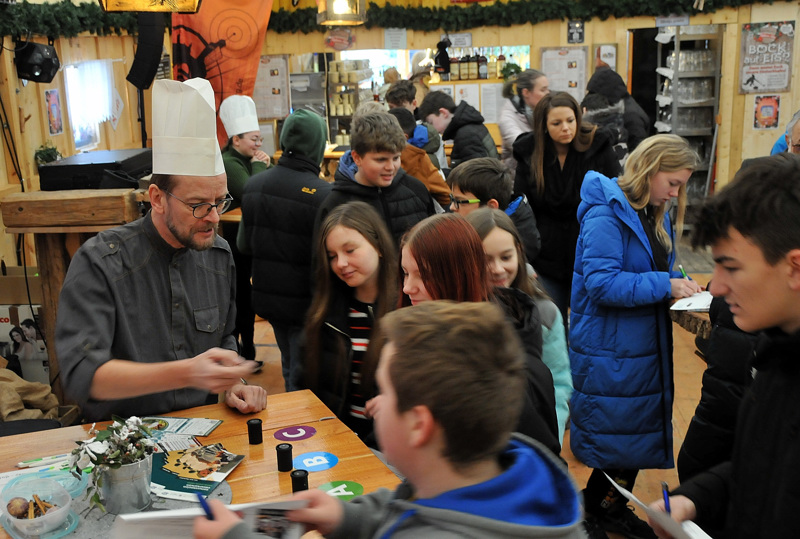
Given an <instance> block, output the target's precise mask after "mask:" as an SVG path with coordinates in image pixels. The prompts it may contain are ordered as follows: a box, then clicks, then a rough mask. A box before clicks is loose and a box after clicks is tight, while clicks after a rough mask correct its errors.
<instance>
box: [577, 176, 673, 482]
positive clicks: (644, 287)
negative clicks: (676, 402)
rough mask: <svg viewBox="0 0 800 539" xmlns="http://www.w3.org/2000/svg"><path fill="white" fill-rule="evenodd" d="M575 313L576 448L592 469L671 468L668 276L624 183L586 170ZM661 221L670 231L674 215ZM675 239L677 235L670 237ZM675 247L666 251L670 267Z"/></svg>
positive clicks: (581, 205)
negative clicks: (658, 262) (655, 257)
mask: <svg viewBox="0 0 800 539" xmlns="http://www.w3.org/2000/svg"><path fill="white" fill-rule="evenodd" d="M581 199H582V202H581V204H580V206H579V207H578V220H579V221H580V223H581V229H580V237H579V238H578V245H577V248H576V253H575V272H574V275H573V280H572V314H571V315H570V333H569V345H570V362H571V366H572V382H573V385H574V388H575V390H574V392H573V394H572V400H571V430H570V446H571V448H572V452H573V453H574V454H575V456H576V457H577V458H578V459H579V460H580V461H581V462H583V463H584V464H586V465H587V466H590V467H592V468H625V469H644V468H672V467H673V466H674V464H673V458H672V398H673V384H672V323H671V322H670V319H669V311H668V303H667V302H668V300H669V299H670V281H669V280H670V278H671V277H680V274H679V273H677V272H672V273H671V274H670V273H666V272H662V271H657V270H656V267H655V262H654V261H653V252H652V249H651V248H650V242H649V241H648V239H647V234H646V232H645V230H644V228H643V226H642V224H641V222H640V220H639V216H638V215H637V213H636V210H634V209H633V208H632V207H631V205H630V203H629V202H628V201H627V199H626V198H625V195H624V194H623V193H622V190H621V189H620V188H619V186H618V185H617V181H616V179H609V178H606V177H605V176H603V175H602V174H599V173H597V172H591V171H590V172H588V173H587V174H586V177H585V178H584V180H583V186H582V188H581ZM664 226H665V227H666V228H667V230H669V231H670V234H671V235H672V225H671V223H670V222H669V215H668V214H667V215H665V216H664ZM673 241H674V238H673ZM674 261H675V252H674V249H673V252H672V253H671V254H670V256H669V267H670V268H672V265H673V263H674Z"/></svg>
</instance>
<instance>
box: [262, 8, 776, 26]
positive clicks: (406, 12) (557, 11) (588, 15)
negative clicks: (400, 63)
mask: <svg viewBox="0 0 800 539" xmlns="http://www.w3.org/2000/svg"><path fill="white" fill-rule="evenodd" d="M693 2H694V0H663V1H662V0H510V1H508V2H496V3H494V4H478V3H475V4H469V5H468V6H466V7H463V5H460V6H452V7H447V8H430V7H403V6H396V5H391V4H390V3H389V2H387V3H386V4H385V5H383V6H379V5H378V4H376V3H375V2H370V3H369V7H368V8H367V22H366V23H365V26H366V27H367V28H405V29H407V30H422V31H436V30H446V31H448V32H457V31H462V30H469V29H471V28H479V27H481V26H502V27H508V26H512V25H517V24H527V23H530V24H536V23H540V22H544V21H550V20H563V19H578V20H590V19H599V20H606V19H608V18H609V17H616V18H623V17H638V16H650V17H655V16H658V15H669V14H671V13H688V14H690V15H696V14H697V13H699V12H698V11H697V10H696V9H694V7H693ZM772 2H773V0H707V1H706V3H705V8H704V10H703V13H713V12H715V11H717V10H718V9H722V8H725V7H738V6H742V5H748V4H772ZM269 30H270V31H273V32H276V33H279V34H284V33H295V32H298V31H299V32H302V33H304V34H308V33H309V32H315V31H319V32H326V31H327V30H328V28H327V27H324V26H318V25H317V23H316V10H315V9H314V8H307V9H299V10H295V11H285V10H283V9H281V10H279V11H277V12H272V18H271V19H270V21H269Z"/></svg>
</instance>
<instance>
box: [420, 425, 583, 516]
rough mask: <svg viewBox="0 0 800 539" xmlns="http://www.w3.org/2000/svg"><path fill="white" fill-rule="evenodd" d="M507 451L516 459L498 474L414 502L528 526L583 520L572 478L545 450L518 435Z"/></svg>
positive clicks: (505, 454) (505, 453)
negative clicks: (467, 485) (528, 442)
mask: <svg viewBox="0 0 800 539" xmlns="http://www.w3.org/2000/svg"><path fill="white" fill-rule="evenodd" d="M503 456H504V457H506V458H510V459H513V463H512V464H511V466H510V467H509V468H507V469H506V470H505V471H504V472H503V473H502V474H500V475H499V476H497V477H495V478H494V479H491V480H489V481H486V482H484V483H480V484H478V485H473V486H470V487H464V488H460V489H456V490H451V491H449V492H446V493H444V494H442V495H440V496H437V497H436V498H432V499H420V500H417V501H416V502H415V504H416V505H421V506H424V507H429V508H432V509H445V510H447V509H449V510H454V511H459V512H461V513H469V514H472V515H475V516H477V517H483V518H486V519H489V520H491V521H500V522H506V523H510V524H519V525H523V526H546V527H558V526H569V525H572V524H574V523H575V522H576V521H577V520H580V518H581V507H580V500H579V497H578V494H577V492H576V491H575V488H574V486H573V483H572V480H571V479H570V477H569V476H568V475H567V474H566V473H565V472H564V470H563V469H562V468H561V467H560V466H559V464H557V463H556V461H555V460H554V459H552V458H551V457H550V456H549V455H547V452H546V451H544V450H542V449H540V448H539V447H536V446H534V447H531V446H530V445H528V444H525V443H524V442H522V441H519V440H516V439H514V440H511V442H510V443H509V446H508V448H507V449H506V451H505V452H504V453H503Z"/></svg>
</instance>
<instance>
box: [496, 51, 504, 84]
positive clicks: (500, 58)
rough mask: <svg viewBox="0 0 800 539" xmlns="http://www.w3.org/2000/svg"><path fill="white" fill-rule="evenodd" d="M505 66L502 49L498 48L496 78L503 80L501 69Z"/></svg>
mask: <svg viewBox="0 0 800 539" xmlns="http://www.w3.org/2000/svg"><path fill="white" fill-rule="evenodd" d="M505 66H506V57H505V55H504V54H503V47H500V56H498V57H497V78H498V79H502V78H503V68H504V67H505Z"/></svg>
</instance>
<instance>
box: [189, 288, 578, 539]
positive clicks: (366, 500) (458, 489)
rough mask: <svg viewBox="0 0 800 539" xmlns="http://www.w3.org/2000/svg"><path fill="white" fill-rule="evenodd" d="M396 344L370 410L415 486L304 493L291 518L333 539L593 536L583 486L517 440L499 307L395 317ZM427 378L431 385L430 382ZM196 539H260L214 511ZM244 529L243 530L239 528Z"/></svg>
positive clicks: (507, 337)
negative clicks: (342, 495) (347, 497)
mask: <svg viewBox="0 0 800 539" xmlns="http://www.w3.org/2000/svg"><path fill="white" fill-rule="evenodd" d="M381 328H382V329H381V331H382V332H383V335H384V337H385V339H386V345H385V346H384V348H383V350H382V352H381V359H380V364H379V366H378V370H377V372H376V380H377V382H378V385H379V387H380V392H381V393H380V395H379V396H378V397H376V398H375V399H373V401H370V403H369V404H368V405H367V407H368V410H369V411H370V413H371V415H372V416H373V417H374V419H375V432H376V435H377V437H378V442H379V444H380V446H381V449H382V450H383V452H384V453H385V455H386V458H387V459H388V460H389V461H390V462H391V463H392V464H393V465H395V466H396V467H397V468H398V470H399V471H400V472H401V473H402V474H404V475H405V476H406V478H407V479H406V481H405V482H404V483H402V484H401V485H400V486H399V487H398V488H397V489H396V490H395V491H394V492H390V491H389V490H387V489H380V490H378V491H376V492H373V493H372V494H367V495H364V496H360V497H358V498H355V499H353V500H352V501H350V502H347V503H345V502H342V501H340V500H338V499H336V498H334V497H332V496H329V495H328V494H326V493H325V492H323V491H321V490H311V491H305V492H301V493H298V494H296V495H295V498H294V499H304V500H308V502H309V505H308V507H307V508H305V509H299V510H296V511H290V512H289V513H287V517H288V518H289V519H290V520H294V521H296V522H303V523H305V524H307V525H308V526H309V528H311V529H316V530H318V531H319V532H320V533H322V534H323V535H325V536H326V537H332V538H371V537H375V538H378V537H381V538H383V537H399V538H409V539H410V538H418V537H426V538H427V537H437V538H445V537H447V538H456V537H471V538H479V537H480V538H487V537H488V538H492V537H496V538H500V537H504V538H508V537H512V538H513V537H519V538H521V537H554V538H555V537H558V538H578V537H584V534H583V528H582V527H581V521H582V518H583V517H582V512H581V507H580V499H579V495H578V492H577V488H576V486H575V483H574V481H573V480H572V479H571V478H570V476H569V474H568V473H567V471H566V468H565V467H564V466H563V464H562V463H561V462H560V461H558V459H557V458H556V457H555V456H554V455H553V454H552V453H550V452H549V451H548V450H547V449H545V448H544V447H542V446H541V445H539V444H538V443H537V442H535V441H533V440H531V439H530V438H526V437H523V436H520V435H517V434H514V435H512V434H511V430H512V429H513V427H514V425H516V423H517V416H518V415H519V412H520V410H521V407H522V400H523V395H524V389H523V387H524V383H525V374H524V372H525V369H524V365H523V354H522V347H521V344H520V342H519V338H518V337H517V336H516V333H515V331H514V329H513V328H512V327H511V325H510V324H509V323H508V322H507V320H506V317H505V315H504V314H503V313H502V312H501V310H500V309H499V308H498V307H497V306H496V305H494V304H492V303H489V302H480V303H454V302H450V301H429V302H425V303H422V304H420V305H417V306H413V307H407V308H404V309H401V310H398V311H394V312H392V313H389V314H388V315H386V317H385V318H384V320H383V321H382V323H381ZM423 372H424V373H425V375H424V376H420V373H423ZM212 509H213V511H214V517H215V519H216V520H214V521H209V520H206V519H205V518H199V519H198V520H196V524H195V534H196V537H204V538H207V537H220V536H221V535H211V534H208V533H205V532H206V531H207V530H209V529H211V528H212V527H214V526H215V524H214V523H215V522H216V523H217V526H219V528H218V529H220V528H223V526H221V525H222V523H223V522H225V523H227V524H226V525H225V527H224V529H221V530H220V531H221V533H225V534H224V537H225V539H240V538H247V539H249V538H251V537H256V535H254V534H253V533H252V532H249V531H248V530H246V528H245V526H244V524H243V523H238V524H236V523H235V522H233V520H232V519H231V518H230V517H231V514H230V512H229V511H228V510H227V509H225V508H224V506H223V505H222V504H221V503H219V502H217V503H215V502H212ZM234 524H235V526H234V527H232V526H233V525H234Z"/></svg>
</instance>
